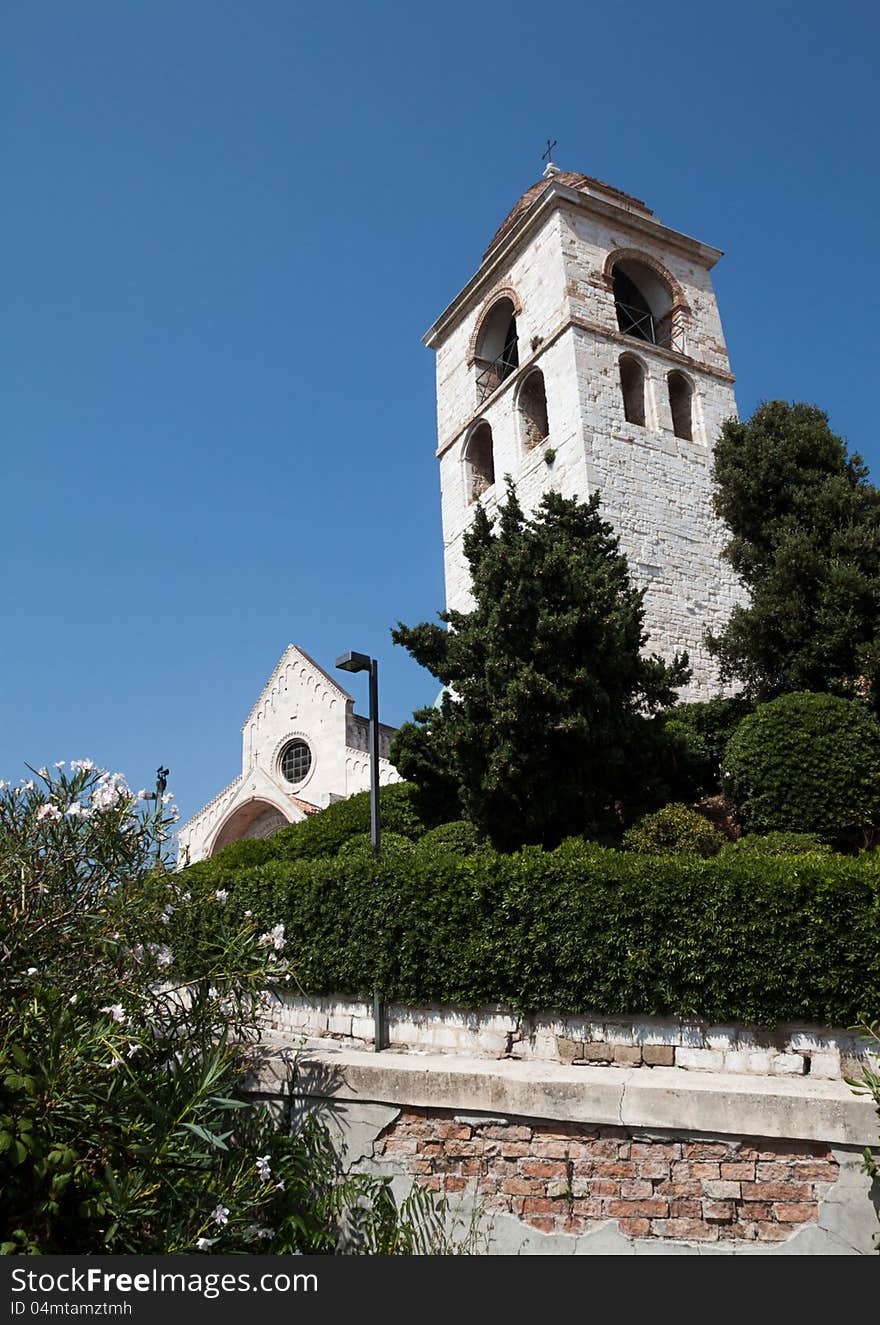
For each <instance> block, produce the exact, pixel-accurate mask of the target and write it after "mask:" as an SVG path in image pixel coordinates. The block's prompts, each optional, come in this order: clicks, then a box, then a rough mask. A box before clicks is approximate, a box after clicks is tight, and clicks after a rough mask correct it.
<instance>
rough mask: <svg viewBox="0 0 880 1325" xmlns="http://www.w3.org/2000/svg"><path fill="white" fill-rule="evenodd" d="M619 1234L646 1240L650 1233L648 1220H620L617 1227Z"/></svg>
mask: <svg viewBox="0 0 880 1325" xmlns="http://www.w3.org/2000/svg"><path fill="white" fill-rule="evenodd" d="M618 1227H619V1229H620V1231H621V1233H625V1234H626V1235H627V1236H628V1237H631V1238H646V1237H648V1236H649V1234H650V1232H651V1221H650V1220H649V1219H621V1220H620V1223H619V1225H618Z"/></svg>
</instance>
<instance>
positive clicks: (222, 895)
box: [214, 888, 229, 906]
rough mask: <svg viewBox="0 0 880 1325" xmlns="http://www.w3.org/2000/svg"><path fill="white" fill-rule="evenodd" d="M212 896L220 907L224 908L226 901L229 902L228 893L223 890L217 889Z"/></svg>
mask: <svg viewBox="0 0 880 1325" xmlns="http://www.w3.org/2000/svg"><path fill="white" fill-rule="evenodd" d="M214 896H215V897H216V898H217V901H218V902H219V903H220V905H221V906H225V905H226V903H227V901H228V900H229V893H228V892H227V891H226V889H225V888H218V889H217V891H216V892H215V894H214Z"/></svg>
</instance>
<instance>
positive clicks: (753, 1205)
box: [375, 1109, 838, 1243]
mask: <svg viewBox="0 0 880 1325" xmlns="http://www.w3.org/2000/svg"><path fill="white" fill-rule="evenodd" d="M375 1154H376V1157H377V1158H385V1159H393V1160H395V1161H396V1163H397V1164H398V1165H399V1166H402V1167H403V1169H404V1170H405V1171H406V1172H408V1173H409V1174H411V1175H412V1176H413V1177H414V1178H415V1179H416V1180H417V1181H418V1182H419V1183H420V1184H422V1185H423V1186H425V1187H428V1188H431V1189H432V1190H434V1191H437V1192H441V1193H444V1194H449V1195H452V1194H453V1193H455V1194H460V1193H463V1192H465V1191H466V1190H470V1191H472V1192H473V1193H474V1194H475V1196H476V1198H477V1200H478V1201H479V1202H480V1204H481V1206H482V1208H483V1210H484V1211H485V1212H486V1214H487V1215H492V1214H508V1215H514V1216H516V1217H517V1218H518V1219H520V1220H522V1221H523V1222H524V1223H526V1224H528V1225H529V1226H531V1227H532V1228H534V1229H537V1230H539V1231H540V1232H543V1233H566V1234H575V1235H577V1234H583V1233H586V1232H589V1230H590V1229H591V1228H592V1227H593V1226H595V1225H596V1224H597V1223H599V1222H602V1221H607V1220H609V1219H611V1220H616V1221H617V1223H618V1226H619V1229H620V1231H621V1233H623V1234H626V1235H627V1236H629V1237H634V1238H655V1239H667V1240H676V1241H677V1240H686V1241H698V1242H718V1241H722V1242H725V1241H734V1242H746V1243H747V1242H762V1243H772V1242H784V1241H786V1240H787V1239H788V1238H790V1237H791V1236H792V1234H793V1233H794V1232H796V1231H797V1230H798V1229H800V1228H802V1227H803V1226H804V1225H806V1224H815V1223H816V1222H817V1220H818V1217H819V1207H820V1203H821V1201H822V1199H823V1198H824V1196H825V1195H826V1194H827V1192H828V1191H829V1189H830V1188H831V1186H832V1185H833V1184H834V1182H835V1181H836V1180H837V1176H838V1164H837V1162H836V1161H835V1160H834V1158H833V1156H832V1154H831V1151H830V1149H829V1147H828V1146H827V1145H826V1144H824V1143H823V1142H810V1141H782V1140H772V1141H771V1140H760V1139H745V1140H739V1139H733V1138H731V1139H728V1140H724V1141H715V1140H686V1139H674V1138H673V1137H668V1138H663V1139H660V1138H658V1137H657V1136H647V1135H645V1134H640V1133H639V1132H636V1131H632V1130H630V1129H627V1128H623V1127H602V1126H596V1127H589V1126H584V1125H583V1124H577V1123H563V1122H541V1121H537V1120H535V1119H513V1118H511V1119H502V1118H487V1119H479V1118H477V1117H475V1116H470V1117H467V1116H462V1115H456V1114H455V1113H453V1112H452V1111H451V1110H445V1109H422V1110H413V1109H409V1110H406V1111H404V1112H402V1113H401V1114H400V1116H399V1118H398V1119H397V1120H396V1121H395V1122H394V1123H392V1124H391V1126H390V1127H388V1128H387V1129H386V1131H385V1132H384V1133H383V1134H382V1136H381V1137H380V1139H379V1140H378V1142H377V1143H376V1147H375Z"/></svg>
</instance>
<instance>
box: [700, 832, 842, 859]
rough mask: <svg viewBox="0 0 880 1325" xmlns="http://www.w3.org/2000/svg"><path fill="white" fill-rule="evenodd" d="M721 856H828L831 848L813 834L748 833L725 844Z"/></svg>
mask: <svg viewBox="0 0 880 1325" xmlns="http://www.w3.org/2000/svg"><path fill="white" fill-rule="evenodd" d="M721 854H722V856H830V855H831V847H830V846H829V845H828V843H827V842H823V841H822V840H821V838H818V837H817V836H816V834H815V833H748V834H747V835H746V836H745V837H741V838H740V839H739V841H738V842H727V843H725V845H724V846H723V847H722V848H721Z"/></svg>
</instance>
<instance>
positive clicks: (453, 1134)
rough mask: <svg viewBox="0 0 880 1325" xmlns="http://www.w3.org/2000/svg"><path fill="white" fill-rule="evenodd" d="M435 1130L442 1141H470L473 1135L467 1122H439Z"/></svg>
mask: <svg viewBox="0 0 880 1325" xmlns="http://www.w3.org/2000/svg"><path fill="white" fill-rule="evenodd" d="M434 1132H435V1135H436V1136H438V1137H439V1138H440V1140H441V1141H469V1140H470V1136H471V1129H470V1128H469V1127H468V1126H467V1125H466V1124H465V1123H438V1124H437V1126H436V1127H435V1129H434Z"/></svg>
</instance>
